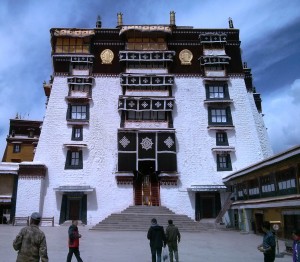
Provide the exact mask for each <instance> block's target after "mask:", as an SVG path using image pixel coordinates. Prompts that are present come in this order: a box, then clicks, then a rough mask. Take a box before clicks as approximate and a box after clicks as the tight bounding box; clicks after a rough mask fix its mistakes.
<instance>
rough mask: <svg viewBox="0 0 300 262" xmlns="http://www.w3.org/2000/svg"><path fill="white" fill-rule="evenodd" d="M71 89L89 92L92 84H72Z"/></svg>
mask: <svg viewBox="0 0 300 262" xmlns="http://www.w3.org/2000/svg"><path fill="white" fill-rule="evenodd" d="M71 90H72V91H82V92H88V91H89V90H90V85H71Z"/></svg>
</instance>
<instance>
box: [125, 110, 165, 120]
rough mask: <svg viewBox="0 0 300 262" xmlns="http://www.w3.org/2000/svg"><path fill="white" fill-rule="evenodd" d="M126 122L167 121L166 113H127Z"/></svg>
mask: <svg viewBox="0 0 300 262" xmlns="http://www.w3.org/2000/svg"><path fill="white" fill-rule="evenodd" d="M126 115H127V117H126V119H127V120H154V121H167V119H168V118H167V113H166V112H165V111H140V112H139V111H127V112H126Z"/></svg>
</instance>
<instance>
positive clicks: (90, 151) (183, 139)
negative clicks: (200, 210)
mask: <svg viewBox="0 0 300 262" xmlns="http://www.w3.org/2000/svg"><path fill="white" fill-rule="evenodd" d="M92 94H93V98H92V101H91V103H90V119H89V125H86V126H84V128H83V141H82V143H85V144H87V148H85V149H83V169H81V170H65V169H64V166H65V161H66V153H67V149H66V148H64V147H63V145H64V144H68V143H71V142H72V141H71V133H72V128H71V126H69V125H67V121H66V113H67V107H68V106H67V102H66V101H65V97H66V96H67V95H68V86H67V78H66V77H55V78H54V82H53V86H52V91H51V96H50V99H49V102H48V107H47V111H46V115H45V119H44V123H43V128H42V132H41V136H40V140H39V144H38V147H37V150H36V154H35V159H34V161H41V162H43V163H45V165H46V166H47V167H48V173H47V175H46V179H45V191H44V195H43V197H42V206H43V210H42V213H43V216H55V222H56V223H58V220H59V214H60V208H61V200H62V193H58V192H55V191H54V188H58V187H59V186H67V185H69V186H76V185H80V186H91V187H93V188H95V190H94V192H92V193H89V194H88V198H87V220H88V224H95V223H97V222H99V221H101V220H103V219H104V218H105V217H107V216H108V215H110V214H111V213H113V212H120V211H121V210H123V209H125V208H126V207H128V206H129V205H132V204H133V188H132V186H131V185H121V186H119V185H117V183H116V179H115V175H116V171H117V168H116V167H117V130H118V128H119V127H120V115H119V113H118V109H117V108H118V98H119V95H120V94H121V87H120V80H119V77H104V78H100V77H97V78H96V79H95V85H94V86H93V91H92ZM229 94H230V98H231V99H233V104H232V105H231V114H232V120H233V124H234V126H235V129H234V130H229V131H228V140H229V145H230V146H233V147H235V153H232V154H231V156H232V159H231V160H232V167H233V171H226V172H217V164H216V154H215V153H214V152H212V150H211V149H212V148H213V147H215V134H216V131H215V130H208V128H207V126H208V110H207V104H204V100H205V99H206V93H205V84H204V81H203V79H202V78H200V77H190V78H183V77H177V78H176V79H175V85H174V87H173V95H174V96H175V99H176V104H175V108H174V112H173V120H174V128H175V129H176V139H177V163H178V172H179V181H178V186H166V185H163V186H161V194H160V195H161V204H162V205H163V206H167V207H168V208H170V209H172V210H173V211H175V212H176V213H180V214H186V215H188V216H189V217H191V218H192V219H194V218H195V192H190V191H188V188H189V187H190V186H191V185H221V184H222V178H223V177H224V176H227V175H229V174H230V173H231V172H234V171H237V170H238V169H241V168H243V167H246V166H248V165H250V164H253V163H255V162H257V161H260V160H262V159H263V158H265V157H267V156H270V154H271V149H270V144H269V142H268V138H267V135H266V132H265V128H264V125H263V120H262V117H261V115H260V114H259V113H257V110H256V107H255V103H254V100H253V96H252V94H248V93H247V91H246V87H245V84H244V80H243V79H242V78H232V79H231V80H230V81H229ZM22 183H25V182H22V181H21V187H20V190H21V192H20V194H24V193H23V191H22V190H23V189H22V188H23V187H22ZM24 188H25V187H24ZM24 190H25V189H24ZM18 194H19V192H18ZM36 197H37V198H36V199H37V200H38V196H36ZM19 199H20V198H19ZM20 203H22V201H21V202H18V204H17V205H20ZM18 208H19V206H18ZM18 210H21V209H18ZM23 210H25V209H23ZM27 212H28V211H27Z"/></svg>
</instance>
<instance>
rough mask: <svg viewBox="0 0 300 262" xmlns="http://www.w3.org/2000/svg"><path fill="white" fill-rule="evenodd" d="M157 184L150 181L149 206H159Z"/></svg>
mask: <svg viewBox="0 0 300 262" xmlns="http://www.w3.org/2000/svg"><path fill="white" fill-rule="evenodd" d="M159 200H160V198H159V182H158V181H154V180H152V182H151V205H152V206H159V203H160V201H159Z"/></svg>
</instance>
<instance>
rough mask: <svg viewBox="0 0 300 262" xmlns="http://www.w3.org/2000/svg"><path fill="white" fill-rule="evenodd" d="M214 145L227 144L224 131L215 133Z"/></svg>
mask: <svg viewBox="0 0 300 262" xmlns="http://www.w3.org/2000/svg"><path fill="white" fill-rule="evenodd" d="M216 145H217V146H228V139H227V134H226V133H225V132H217V133H216Z"/></svg>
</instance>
